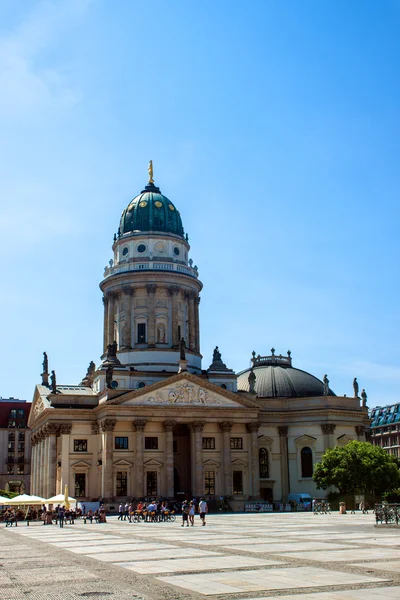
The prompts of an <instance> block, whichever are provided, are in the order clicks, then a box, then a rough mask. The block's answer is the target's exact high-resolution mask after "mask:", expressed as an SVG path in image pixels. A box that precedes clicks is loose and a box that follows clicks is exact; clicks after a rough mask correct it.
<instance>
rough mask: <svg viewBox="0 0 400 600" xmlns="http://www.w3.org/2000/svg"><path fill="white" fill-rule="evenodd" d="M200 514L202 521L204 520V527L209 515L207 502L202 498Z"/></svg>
mask: <svg viewBox="0 0 400 600" xmlns="http://www.w3.org/2000/svg"><path fill="white" fill-rule="evenodd" d="M199 513H200V519H201V520H202V525H203V527H204V525H205V524H206V514H207V513H208V506H207V502H206V501H205V500H204V498H200V502H199Z"/></svg>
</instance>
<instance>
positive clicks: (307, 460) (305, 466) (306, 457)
mask: <svg viewBox="0 0 400 600" xmlns="http://www.w3.org/2000/svg"><path fill="white" fill-rule="evenodd" d="M312 474H313V457H312V450H311V448H309V447H308V446H305V447H304V448H302V449H301V476H302V477H312Z"/></svg>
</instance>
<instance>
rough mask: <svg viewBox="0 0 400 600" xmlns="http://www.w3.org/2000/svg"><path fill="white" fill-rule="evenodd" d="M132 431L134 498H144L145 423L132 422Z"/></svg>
mask: <svg viewBox="0 0 400 600" xmlns="http://www.w3.org/2000/svg"><path fill="white" fill-rule="evenodd" d="M132 427H133V430H134V431H135V432H136V459H135V483H136V490H135V496H136V498H144V495H145V494H144V465H143V462H144V443H143V438H144V436H143V432H144V430H145V427H146V421H134V422H133V423H132Z"/></svg>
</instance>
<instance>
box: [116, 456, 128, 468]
mask: <svg viewBox="0 0 400 600" xmlns="http://www.w3.org/2000/svg"><path fill="white" fill-rule="evenodd" d="M113 466H114V467H131V466H132V463H131V462H129V461H128V460H124V459H123V458H121V459H120V460H117V461H116V462H115V463H114V465H113Z"/></svg>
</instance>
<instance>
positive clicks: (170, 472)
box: [163, 421, 175, 498]
mask: <svg viewBox="0 0 400 600" xmlns="http://www.w3.org/2000/svg"><path fill="white" fill-rule="evenodd" d="M174 427H175V421H165V422H164V423H163V428H164V431H165V471H166V476H167V477H166V479H167V494H166V495H167V498H173V497H174V496H175V493H174V492H175V490H174Z"/></svg>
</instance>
